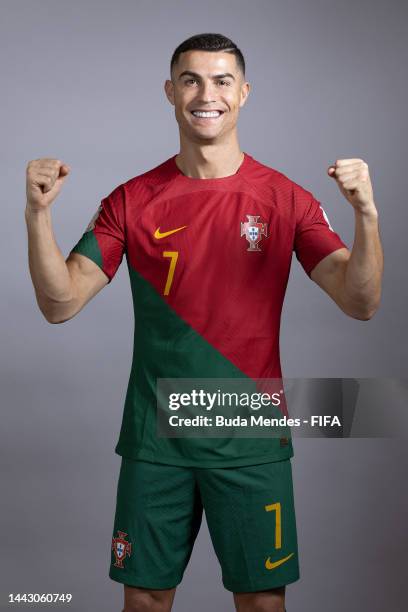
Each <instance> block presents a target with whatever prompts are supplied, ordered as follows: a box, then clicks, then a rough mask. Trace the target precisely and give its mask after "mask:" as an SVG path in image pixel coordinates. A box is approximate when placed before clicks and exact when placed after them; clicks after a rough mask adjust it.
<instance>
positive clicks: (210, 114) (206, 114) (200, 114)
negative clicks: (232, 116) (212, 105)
mask: <svg viewBox="0 0 408 612" xmlns="http://www.w3.org/2000/svg"><path fill="white" fill-rule="evenodd" d="M193 115H194V116H195V117H219V116H220V115H221V113H220V111H207V112H204V111H193Z"/></svg>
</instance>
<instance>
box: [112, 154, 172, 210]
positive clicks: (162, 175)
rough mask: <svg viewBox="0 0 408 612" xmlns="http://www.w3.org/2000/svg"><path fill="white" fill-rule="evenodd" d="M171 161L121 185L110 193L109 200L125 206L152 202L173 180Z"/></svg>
mask: <svg viewBox="0 0 408 612" xmlns="http://www.w3.org/2000/svg"><path fill="white" fill-rule="evenodd" d="M171 159H172V158H169V159H167V160H166V161H164V162H161V163H160V164H158V165H157V166H155V167H154V168H151V169H149V170H146V171H145V172H142V173H140V174H138V175H136V176H133V177H132V178H130V179H127V180H126V181H124V182H123V183H120V184H119V185H117V186H116V187H115V188H114V189H113V190H112V191H111V192H110V194H109V195H108V196H107V199H110V200H112V201H121V202H122V203H124V204H125V205H129V204H131V203H133V202H137V203H139V204H141V203H143V202H146V201H148V200H150V199H151V198H152V197H153V196H154V195H155V194H156V193H157V192H158V191H160V190H161V189H163V188H164V187H165V186H166V185H167V184H168V183H169V181H170V180H171V179H172V178H173V175H172V172H171V163H170V162H171Z"/></svg>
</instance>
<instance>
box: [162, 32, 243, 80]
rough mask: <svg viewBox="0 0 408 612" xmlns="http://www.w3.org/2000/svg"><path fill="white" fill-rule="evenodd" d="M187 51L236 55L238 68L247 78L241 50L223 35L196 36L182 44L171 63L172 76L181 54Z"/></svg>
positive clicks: (207, 34)
mask: <svg viewBox="0 0 408 612" xmlns="http://www.w3.org/2000/svg"><path fill="white" fill-rule="evenodd" d="M186 51H225V52H227V53H232V54H233V55H235V59H236V62H237V64H238V67H239V68H240V70H241V71H242V74H243V75H244V76H245V60H244V56H243V55H242V53H241V51H240V49H238V47H237V45H236V44H235V43H234V42H232V40H231V39H230V38H227V37H226V36H223V35H222V34H210V33H206V34H195V35H194V36H190V38H187V39H186V40H185V41H184V42H182V43H181V44H180V45H179V46H178V47H177V48H176V50H175V51H174V53H173V56H172V58H171V62H170V74H171V72H172V70H173V66H174V65H175V64H176V63H177V61H178V59H179V56H180V54H181V53H185V52H186Z"/></svg>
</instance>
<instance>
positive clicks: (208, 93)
mask: <svg viewBox="0 0 408 612" xmlns="http://www.w3.org/2000/svg"><path fill="white" fill-rule="evenodd" d="M200 98H201V101H202V102H203V103H204V104H212V103H213V102H215V96H214V83H212V81H203V82H202V85H201V87H200Z"/></svg>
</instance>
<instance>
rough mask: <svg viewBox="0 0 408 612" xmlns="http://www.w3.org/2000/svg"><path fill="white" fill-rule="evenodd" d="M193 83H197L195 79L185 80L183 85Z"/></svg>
mask: <svg viewBox="0 0 408 612" xmlns="http://www.w3.org/2000/svg"><path fill="white" fill-rule="evenodd" d="M193 81H195V82H197V79H187V80H186V81H184V84H185V85H187V83H192V82H193Z"/></svg>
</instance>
